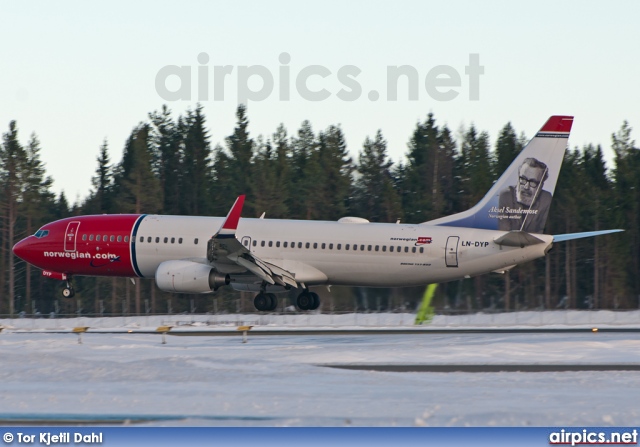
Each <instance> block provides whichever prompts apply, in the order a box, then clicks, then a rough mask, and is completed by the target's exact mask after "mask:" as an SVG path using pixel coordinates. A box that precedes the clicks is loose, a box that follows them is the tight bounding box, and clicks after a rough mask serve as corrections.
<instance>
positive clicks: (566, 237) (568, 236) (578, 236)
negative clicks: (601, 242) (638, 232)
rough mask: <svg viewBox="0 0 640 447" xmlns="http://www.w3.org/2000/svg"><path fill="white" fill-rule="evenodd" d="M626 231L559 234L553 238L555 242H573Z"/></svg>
mask: <svg viewBox="0 0 640 447" xmlns="http://www.w3.org/2000/svg"><path fill="white" fill-rule="evenodd" d="M621 231H624V230H602V231H586V232H584V233H570V234H559V235H557V236H553V242H564V241H572V240H574V239H582V238H583V237H594V236H602V235H603V234H610V233H619V232H621Z"/></svg>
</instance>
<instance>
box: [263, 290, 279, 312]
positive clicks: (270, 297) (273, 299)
mask: <svg viewBox="0 0 640 447" xmlns="http://www.w3.org/2000/svg"><path fill="white" fill-rule="evenodd" d="M266 297H267V298H268V300H269V306H268V307H267V309H266V310H268V311H274V310H276V307H278V298H276V295H275V294H273V293H267V294H266Z"/></svg>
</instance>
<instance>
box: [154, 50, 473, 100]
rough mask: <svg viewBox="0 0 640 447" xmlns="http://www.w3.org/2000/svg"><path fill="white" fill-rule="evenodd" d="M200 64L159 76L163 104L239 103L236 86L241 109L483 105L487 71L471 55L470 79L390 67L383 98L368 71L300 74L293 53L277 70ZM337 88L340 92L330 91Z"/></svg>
mask: <svg viewBox="0 0 640 447" xmlns="http://www.w3.org/2000/svg"><path fill="white" fill-rule="evenodd" d="M197 60H198V64H197V65H196V66H195V67H192V66H190V65H183V66H178V65H165V66H164V67H162V68H161V69H160V70H158V73H157V74H156V79H155V88H156V92H157V93H158V95H159V96H160V97H161V98H162V99H163V100H165V101H192V100H197V101H209V100H213V101H225V100H232V99H234V98H233V97H232V96H231V95H229V93H230V92H229V91H228V89H230V87H231V88H233V86H235V90H236V91H235V92H234V93H235V95H236V99H237V101H238V103H245V104H246V103H247V102H248V101H264V100H267V99H270V98H277V99H278V100H279V101H290V100H292V99H296V98H295V95H297V96H298V98H300V99H303V100H306V101H324V100H327V99H329V98H331V97H336V98H338V99H340V100H342V101H357V100H359V99H363V98H364V99H366V100H369V101H378V100H386V101H398V100H408V101H418V100H420V99H423V100H424V99H425V98H426V96H428V97H429V98H431V99H432V100H435V101H452V100H454V99H456V98H458V97H459V96H460V95H463V96H460V98H464V97H465V96H466V98H467V99H468V100H469V101H478V100H479V99H480V76H481V75H483V74H484V66H483V65H480V55H479V54H477V53H471V54H469V57H468V62H467V64H466V65H465V66H464V74H461V73H460V71H459V70H457V69H456V68H455V67H452V66H450V65H436V66H434V67H431V68H429V69H428V70H426V72H423V73H420V70H418V68H416V67H414V66H412V65H388V66H386V76H385V79H386V86H383V87H384V88H383V89H382V92H381V91H380V86H378V88H374V89H370V90H368V91H367V92H366V94H365V91H364V90H365V89H364V87H363V85H362V84H361V82H360V80H359V79H358V78H359V77H360V75H361V74H362V70H361V69H360V68H359V67H357V66H355V65H343V66H341V67H339V68H337V69H335V68H328V67H325V66H323V65H307V66H305V67H303V68H301V69H300V70H297V69H296V70H292V67H291V65H290V64H291V55H289V54H288V53H281V54H280V56H279V57H278V62H279V66H278V67H277V69H276V70H271V69H270V68H268V67H266V66H264V65H239V66H237V67H235V66H233V65H213V64H211V63H210V61H211V58H210V57H209V55H208V54H207V53H200V54H199V55H198V57H197ZM422 70H423V71H425V70H424V69H422ZM274 71H275V72H276V73H275V74H274ZM332 78H333V79H332ZM192 81H193V82H192ZM335 81H337V83H336V82H335ZM331 86H334V87H335V90H336V91H330V90H329V88H331ZM336 86H337V87H336ZM425 94H426V96H425ZM363 95H366V96H363Z"/></svg>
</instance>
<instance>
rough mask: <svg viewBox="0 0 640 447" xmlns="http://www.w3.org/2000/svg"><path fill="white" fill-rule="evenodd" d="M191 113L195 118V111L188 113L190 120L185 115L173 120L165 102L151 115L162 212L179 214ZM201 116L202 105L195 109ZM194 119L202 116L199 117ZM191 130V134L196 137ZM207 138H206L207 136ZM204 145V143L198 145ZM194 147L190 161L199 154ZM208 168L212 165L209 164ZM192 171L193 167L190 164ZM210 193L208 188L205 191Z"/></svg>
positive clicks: (152, 140) (152, 139) (154, 158)
mask: <svg viewBox="0 0 640 447" xmlns="http://www.w3.org/2000/svg"><path fill="white" fill-rule="evenodd" d="M189 114H191V116H192V118H193V113H191V112H188V115H187V120H185V119H183V118H179V119H178V123H175V122H174V121H173V118H172V117H171V110H169V108H168V107H167V106H166V105H163V106H162V110H161V111H159V112H158V111H155V112H153V113H150V114H149V119H150V120H151V125H152V128H151V145H152V154H153V166H154V168H153V170H154V172H155V173H156V175H157V177H158V179H159V181H160V188H161V190H162V198H163V203H162V212H163V213H165V214H180V213H181V212H182V210H181V207H180V205H181V203H182V183H183V179H184V177H185V176H186V172H185V171H184V170H183V163H184V160H183V155H184V152H185V147H184V145H185V142H184V135H183V134H185V133H188V128H189V127H190V126H189V125H190V124H192V123H191V122H190V120H189ZM198 115H202V111H201V108H200V107H199V108H198V109H197V110H196V118H197V116H198ZM193 121H198V123H199V124H202V123H200V121H201V119H200V118H197V119H195V120H193ZM193 136H194V135H193V133H192V137H193ZM205 139H206V137H205ZM197 147H198V148H201V147H202V145H199V146H197ZM194 149H195V148H192V147H190V148H189V156H190V158H191V159H190V160H189V163H195V161H194V160H193V159H192V158H193V156H194V155H196V154H195V153H196V151H195V150H194ZM207 149H208V143H206V146H205V151H206V150H207ZM206 167H207V168H208V167H209V166H206ZM190 170H194V168H193V167H190ZM204 194H207V191H204Z"/></svg>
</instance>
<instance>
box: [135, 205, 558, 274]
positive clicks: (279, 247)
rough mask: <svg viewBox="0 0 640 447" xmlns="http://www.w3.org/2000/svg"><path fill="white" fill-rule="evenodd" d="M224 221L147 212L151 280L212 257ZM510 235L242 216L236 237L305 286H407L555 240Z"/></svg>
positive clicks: (140, 249)
mask: <svg viewBox="0 0 640 447" xmlns="http://www.w3.org/2000/svg"><path fill="white" fill-rule="evenodd" d="M223 221H224V219H223V218H218V217H189V216H156V215H147V216H145V217H144V219H143V220H142V221H141V223H140V225H139V228H138V229H137V232H136V234H135V240H136V243H135V252H136V258H137V264H138V268H139V270H140V273H141V274H142V276H144V277H150V278H152V277H154V275H155V272H156V269H157V268H158V266H159V265H160V263H162V262H164V261H169V260H176V259H192V260H194V261H197V260H203V259H206V253H207V241H208V240H209V239H210V238H211V236H212V235H213V234H214V233H215V232H216V230H217V229H218V228H220V225H221V224H222V222H223ZM504 234H505V232H504V231H494V230H480V229H472V228H457V227H446V226H432V225H425V224H416V225H407V224H377V223H340V222H327V221H296V220H270V219H246V218H243V219H241V220H240V223H239V225H238V229H237V233H236V237H237V239H238V240H240V241H241V242H242V243H243V245H245V247H247V248H249V249H250V250H251V252H252V253H254V254H255V255H256V256H257V257H259V258H260V259H262V260H264V261H267V262H271V263H273V264H275V265H278V266H280V267H281V268H283V269H285V270H287V271H290V272H293V273H294V274H295V278H296V280H297V281H299V282H302V283H305V284H306V285H307V286H309V285H320V284H327V285H352V286H370V287H402V286H415V285H423V284H429V283H435V282H445V281H451V280H455V279H459V278H464V277H471V276H476V275H480V274H483V273H488V272H492V271H499V270H503V269H505V268H508V267H511V266H514V265H517V264H521V263H523V262H527V261H530V260H533V259H536V258H539V257H542V256H544V255H545V253H546V251H547V250H548V249H549V248H550V246H551V242H552V236H548V235H536V237H538V238H540V239H541V240H543V241H544V243H541V244H536V245H531V246H527V247H523V248H520V247H507V246H501V245H498V244H496V243H495V242H494V239H496V238H497V237H499V236H502V235H504ZM141 240H143V242H141ZM165 240H166V241H167V242H165ZM172 240H173V242H172ZM196 240H197V243H196ZM149 241H151V242H149ZM180 241H181V242H180ZM354 246H356V248H357V249H354ZM217 268H218V270H220V271H221V272H222V273H229V274H231V275H234V274H238V275H240V274H241V273H242V272H243V271H244V269H242V268H241V267H239V266H237V265H219V266H217Z"/></svg>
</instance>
